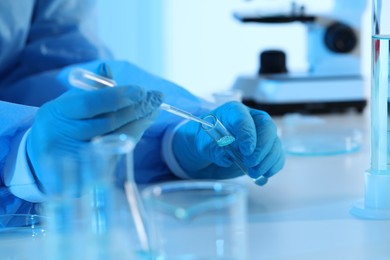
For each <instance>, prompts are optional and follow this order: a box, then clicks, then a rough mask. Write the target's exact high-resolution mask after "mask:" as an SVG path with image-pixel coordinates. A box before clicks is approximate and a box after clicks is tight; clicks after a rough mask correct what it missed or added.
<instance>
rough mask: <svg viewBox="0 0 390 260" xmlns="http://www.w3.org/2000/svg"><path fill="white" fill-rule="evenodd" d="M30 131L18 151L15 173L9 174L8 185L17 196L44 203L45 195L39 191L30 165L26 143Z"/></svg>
mask: <svg viewBox="0 0 390 260" xmlns="http://www.w3.org/2000/svg"><path fill="white" fill-rule="evenodd" d="M29 132H30V130H28V131H26V133H25V134H24V135H23V137H22V140H21V141H20V144H19V148H18V151H17V156H16V161H15V167H14V172H11V173H9V178H7V181H6V185H7V187H8V188H9V190H10V192H11V193H12V194H14V195H15V196H17V197H19V198H21V199H23V200H27V201H30V202H35V203H38V202H42V201H44V200H45V195H44V194H43V193H42V192H41V191H40V190H39V188H38V186H37V184H36V183H35V179H34V176H33V173H32V172H31V169H30V166H29V164H28V158H27V150H26V141H27V136H28V133H29Z"/></svg>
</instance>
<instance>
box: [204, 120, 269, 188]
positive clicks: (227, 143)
mask: <svg viewBox="0 0 390 260" xmlns="http://www.w3.org/2000/svg"><path fill="white" fill-rule="evenodd" d="M203 120H205V121H207V122H209V123H211V124H212V126H211V127H210V126H209V125H206V124H202V125H201V126H202V129H203V130H204V131H205V132H206V133H207V134H208V135H209V136H210V137H211V138H212V139H213V140H214V141H215V142H216V143H217V144H218V146H220V147H223V148H224V149H225V150H226V151H227V153H228V154H229V155H230V157H231V158H232V160H233V162H234V164H235V165H236V166H237V167H238V168H239V169H240V170H241V171H242V172H243V173H245V174H246V175H248V168H247V167H246V166H245V164H244V162H243V158H242V156H241V154H240V153H239V152H238V151H237V150H236V149H235V148H234V147H233V146H232V143H233V142H234V141H235V140H236V138H235V137H234V136H233V135H232V134H231V133H230V132H229V131H228V130H227V129H226V128H225V126H224V125H223V124H222V123H221V122H220V121H219V120H218V118H217V117H215V116H214V115H211V114H210V115H207V116H206V117H204V118H203ZM251 179H252V180H253V181H254V182H255V183H256V184H257V185H260V186H262V185H264V184H266V183H267V181H268V179H267V177H264V176H259V177H257V178H252V177H251Z"/></svg>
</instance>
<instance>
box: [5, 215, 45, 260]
mask: <svg viewBox="0 0 390 260" xmlns="http://www.w3.org/2000/svg"><path fill="white" fill-rule="evenodd" d="M44 219H45V217H43V216H40V215H35V214H9V215H0V255H1V258H2V259H22V260H23V259H37V260H38V259H44V258H43V249H44V240H45V239H46V229H45V227H44V226H43V222H44Z"/></svg>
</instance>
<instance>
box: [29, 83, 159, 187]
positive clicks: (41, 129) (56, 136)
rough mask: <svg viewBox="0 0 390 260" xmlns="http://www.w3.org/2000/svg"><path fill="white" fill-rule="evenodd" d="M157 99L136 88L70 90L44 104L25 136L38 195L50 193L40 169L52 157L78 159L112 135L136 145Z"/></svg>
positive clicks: (152, 93) (153, 93)
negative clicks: (100, 139)
mask: <svg viewBox="0 0 390 260" xmlns="http://www.w3.org/2000/svg"><path fill="white" fill-rule="evenodd" d="M161 102H162V94H161V93H160V92H157V91H146V90H144V89H143V88H141V87H138V86H118V87H115V88H105V89H100V90H96V91H84V90H80V89H72V90H70V91H68V92H66V93H65V94H63V95H62V96H60V97H58V98H57V99H55V100H52V101H50V102H48V103H46V104H45V105H43V106H42V107H41V108H40V109H39V110H38V112H37V115H36V118H35V121H34V123H33V126H32V128H31V130H30V133H29V135H28V137H27V154H28V157H29V159H30V162H31V166H32V168H33V170H34V173H35V175H36V177H37V179H38V181H39V182H40V183H41V184H42V186H43V187H41V188H43V191H45V192H47V193H50V191H51V189H52V188H53V187H50V184H51V183H52V182H53V180H52V177H53V176H48V175H47V174H48V173H47V172H45V169H44V163H45V161H46V162H47V161H50V159H51V158H54V157H55V156H57V157H58V158H61V157H62V158H71V159H75V160H77V159H78V157H79V155H80V152H81V151H83V149H84V148H85V146H86V145H87V144H88V142H89V141H90V140H91V139H92V138H94V137H96V136H101V135H106V134H111V133H125V134H127V135H129V136H131V137H133V138H135V139H136V140H139V139H140V138H141V136H142V134H143V132H144V130H145V129H146V128H148V127H149V126H150V125H151V124H152V123H153V121H154V118H155V116H156V114H157V111H158V109H157V108H158V107H159V106H160V104H161Z"/></svg>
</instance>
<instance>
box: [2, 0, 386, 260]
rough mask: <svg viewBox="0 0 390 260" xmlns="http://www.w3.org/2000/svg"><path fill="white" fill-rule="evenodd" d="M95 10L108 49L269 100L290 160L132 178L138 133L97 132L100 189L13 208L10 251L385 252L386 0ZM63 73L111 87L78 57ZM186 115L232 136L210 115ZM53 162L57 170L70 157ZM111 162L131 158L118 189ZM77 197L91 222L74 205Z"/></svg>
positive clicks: (197, 259)
mask: <svg viewBox="0 0 390 260" xmlns="http://www.w3.org/2000/svg"><path fill="white" fill-rule="evenodd" d="M113 2H115V3H113ZM373 2H375V3H377V5H376V6H375V5H374V8H373V7H372V6H373ZM378 3H379V4H378ZM94 11H95V17H94V18H95V20H94V22H96V23H97V26H96V28H97V35H98V37H99V38H100V39H101V41H102V42H104V43H105V44H106V45H107V46H108V48H109V49H110V50H111V51H112V53H113V55H114V56H115V58H117V59H120V60H126V61H129V62H131V63H134V64H136V65H138V66H139V67H140V68H142V69H145V70H146V71H149V72H151V73H153V74H155V75H157V76H159V77H162V78H165V79H167V80H169V81H172V82H175V83H177V84H179V85H181V86H184V87H185V88H186V89H188V90H189V91H190V92H192V93H194V94H195V95H197V96H199V97H201V98H203V99H205V100H206V101H207V102H208V103H207V104H208V106H210V108H215V107H217V106H219V105H222V104H224V103H225V102H230V101H239V102H243V103H244V104H245V105H247V106H249V107H252V108H257V109H260V110H264V111H266V112H267V113H269V114H270V115H271V116H272V119H273V120H274V121H275V124H276V126H277V134H278V136H279V137H280V140H281V143H282V148H283V151H284V154H285V165H284V167H283V169H282V170H281V171H280V172H279V173H278V174H276V175H275V176H272V178H270V179H269V180H268V182H267V180H265V182H266V183H265V182H264V183H260V184H259V182H258V181H259V179H257V180H253V179H251V178H248V176H247V175H244V176H240V177H236V178H233V179H226V180H194V179H192V180H191V179H190V180H187V179H186V180H177V181H170V182H161V183H152V184H147V185H139V186H137V185H135V181H134V179H131V178H130V177H129V176H131V175H132V167H133V161H132V159H131V156H132V153H133V150H134V147H135V143H134V140H131V139H128V138H126V137H124V136H116V135H113V136H106V137H102V138H100V139H99V138H98V139H96V140H94V142H92V148H93V150H90V151H88V152H89V153H88V156H89V157H90V159H91V161H93V162H94V163H91V164H89V165H88V166H87V168H86V170H87V171H88V172H93V173H95V174H97V175H96V176H98V177H97V178H96V179H98V180H94V185H96V187H94V193H93V194H92V195H88V196H85V198H84V196H80V197H78V198H77V199H79V201H78V204H77V205H76V207H77V208H75V205H73V204H72V203H73V202H70V201H69V200H60V199H61V197H58V198H54V200H52V201H51V202H49V203H48V204H47V205H46V210H47V211H46V212H48V213H49V216H50V214H51V216H56V218H54V219H47V218H45V216H35V215H34V216H27V218H26V216H20V217H22V218H23V220H21V221H22V222H24V224H25V225H24V226H23V227H22V229H21V227H20V226H18V225H17V226H16V228H17V229H14V227H7V228H8V229H5V231H6V234H7V236H4V235H0V242H1V243H2V245H0V252H1V253H2V254H3V255H4V256H7V257H8V258H6V259H15V258H13V257H14V255H13V254H14V252H16V251H17V250H18V249H19V248H20V247H21V246H24V247H23V248H25V250H24V251H23V252H20V255H21V257H20V258H16V259H28V257H29V256H32V257H33V258H34V257H35V259H40V258H39V256H40V252H42V254H43V253H46V254H47V255H49V258H48V259H72V257H74V256H75V255H76V256H80V255H83V256H87V258H86V259H141V260H143V259H145V260H146V259H147V260H152V259H153V260H171V259H172V260H201V259H220V260H233V259H234V260H258V259H260V260H262V259H266V260H268V259H269V260H271V259H272V260H295V259H297V260H298V259H299V260H306V259H316V260H317V259H319V260H325V259H357V260H368V259H370V260H371V259H380V260H382V259H390V247H389V243H390V232H389V230H390V169H389V166H388V165H390V161H389V160H390V156H389V155H390V152H389V151H390V148H389V147H388V146H389V143H390V142H389V140H388V138H389V137H390V136H389V135H388V132H389V131H390V130H388V125H390V124H389V121H388V120H389V117H388V97H389V96H390V94H389V93H390V92H389V90H388V85H389V80H388V79H389V68H388V64H389V62H388V58H389V35H390V19H389V20H388V21H387V18H386V17H387V16H388V14H389V13H390V0H373V1H371V0H323V1H315V0H301V1H291V0H185V1H183V0H164V1H152V0H116V1H106V0H97V5H96V10H94ZM372 17H376V18H375V19H374V21H372ZM387 22H389V23H388V24H389V29H388V28H387ZM373 24H375V26H374V25H373ZM373 28H374V29H373ZM372 53H374V54H375V55H374V56H373V55H372ZM70 75H74V77H75V79H76V80H75V81H74V82H73V83H74V85H75V87H80V88H84V87H85V85H83V83H91V82H92V81H93V82H92V84H93V85H94V87H95V88H96V87H98V88H106V87H113V86H116V82H115V81H114V80H113V79H109V78H108V77H102V76H101V75H100V76H99V75H95V74H93V73H90V72H88V71H85V70H79V71H77V70H76V71H74V74H70ZM130 76H131V75H130ZM71 83H72V82H71ZM77 84H79V86H77ZM99 84H100V85H101V86H100V85H99ZM164 105H165V108H164ZM161 108H162V109H165V110H167V111H169V112H171V113H173V114H176V115H178V116H182V117H186V116H187V118H188V116H189V117H191V116H192V115H191V114H186V111H182V110H180V109H178V108H175V107H170V106H169V105H167V104H164V103H163V105H162V106H161ZM163 112H164V113H165V112H166V111H161V113H163ZM188 119H191V120H195V121H196V120H198V121H197V122H198V123H201V124H202V127H204V128H203V130H206V131H209V129H208V128H206V127H207V126H209V125H210V124H211V126H212V127H214V128H217V127H219V129H218V131H219V134H222V136H223V135H225V137H226V136H229V133H228V132H227V133H226V132H225V131H226V129H225V128H224V126H223V125H222V124H221V122H219V120H218V119H216V118H215V117H213V116H211V119H210V118H208V117H205V118H203V119H199V118H197V117H193V116H192V118H188ZM209 120H211V121H209ZM210 136H212V134H210ZM216 141H218V140H217V139H216ZM233 141H234V140H233ZM230 144H231V143H227V149H229V145H230ZM229 152H231V153H233V155H231V154H230V153H229ZM228 153H229V155H231V157H232V158H233V160H235V162H234V163H236V164H237V166H238V167H239V168H240V159H239V158H238V157H236V155H235V152H234V150H232V151H230V150H229V151H228ZM237 158H238V159H237ZM65 159H66V158H65ZM60 163H63V165H66V166H64V167H63V168H61V169H58V171H60V172H61V174H62V173H63V172H62V171H64V172H65V171H68V170H74V168H72V167H75V166H74V165H72V164H71V163H69V162H67V161H60ZM49 166H50V165H49ZM121 169H122V170H121ZM240 169H241V168H240ZM105 171H106V172H110V173H112V176H123V171H128V174H127V175H126V176H127V178H129V179H126V180H125V186H124V192H123V187H122V190H121V191H122V192H121V193H117V192H116V191H115V192H114V191H112V189H113V187H114V186H115V184H112V183H109V182H111V181H112V179H109V181H108V182H107V179H104V178H105V177H104V176H107V173H105ZM118 171H119V173H118ZM120 171H122V172H120ZM243 171H245V170H243ZM129 172H130V174H129ZM121 174H122V175H121ZM102 176H103V177H104V178H103V177H102ZM72 181H74V180H72ZM79 181H80V180H79ZM122 181H123V180H122ZM71 192H74V191H71ZM72 195H74V194H73V193H72ZM78 195H79V194H78ZM89 196H90V197H89ZM76 197H77V196H76ZM56 199H58V200H56ZM91 202H92V203H91ZM67 203H70V204H67ZM71 204H72V205H71ZM78 207H80V209H81V211H80V212H82V213H83V214H84V213H85V212H86V213H87V214H91V216H88V217H87V218H86V219H92V220H93V221H92V222H91V223H89V222H88V223H84V222H82V221H81V218H80V219H74V218H73V219H71V220H69V217H70V215H72V214H73V215H72V216H74V215H77V214H78V211H77V210H79V208H78ZM92 207H93V208H92ZM123 208H126V209H127V210H128V212H127V211H126V212H123ZM69 209H71V210H75V211H74V212H73V211H72V212H70V211H69ZM61 210H63V211H61ZM75 212H76V214H75ZM67 214H69V215H67ZM80 214H81V213H80ZM83 219H84V218H83ZM15 223H17V224H19V223H20V220H16V221H15ZM41 223H45V224H46V225H45V226H43V227H41V226H40V224H41ZM112 223H114V224H112ZM111 224H112V226H111ZM67 225H69V226H67ZM46 229H47V230H46ZM3 230H4V229H3ZM51 230H56V231H55V232H54V234H53V233H50V231H51ZM68 230H70V231H71V232H70V234H68V233H67V232H68ZM80 230H82V232H80ZM85 230H88V231H85ZM89 232H92V233H93V235H92V233H89ZM85 239H88V241H90V242H91V244H92V246H91V247H89V246H87V245H86V244H84V242H83V241H85ZM36 249H38V250H36ZM45 250H46V251H45ZM80 252H81V253H82V254H80ZM0 258H2V256H1V255H0Z"/></svg>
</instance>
